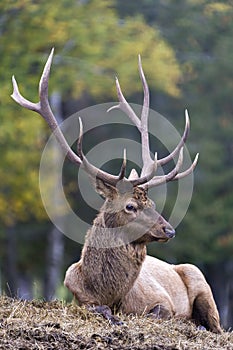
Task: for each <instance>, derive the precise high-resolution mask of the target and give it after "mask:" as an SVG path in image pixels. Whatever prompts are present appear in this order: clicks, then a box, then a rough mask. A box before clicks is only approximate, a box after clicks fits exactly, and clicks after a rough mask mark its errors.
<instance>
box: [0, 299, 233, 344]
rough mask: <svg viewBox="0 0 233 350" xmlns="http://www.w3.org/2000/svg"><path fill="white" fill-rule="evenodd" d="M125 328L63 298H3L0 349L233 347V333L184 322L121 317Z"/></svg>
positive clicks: (0, 301)
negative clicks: (49, 300) (221, 332)
mask: <svg viewBox="0 0 233 350" xmlns="http://www.w3.org/2000/svg"><path fill="white" fill-rule="evenodd" d="M119 317H120V319H121V320H122V321H123V322H124V324H123V325H121V326H113V325H110V324H109V322H108V321H107V320H105V319H103V318H102V317H101V316H100V315H97V314H93V313H92V312H90V311H88V310H86V309H85V308H80V307H78V306H76V305H74V304H66V303H64V302H61V301H53V302H44V301H41V300H34V301H30V302H29V301H20V300H14V299H11V298H8V297H4V296H2V297H0V349H7V350H36V349H41V350H45V349H46V350H52V349H56V350H64V349H75V350H77V349H99V350H100V349H123V350H126V349H127V350H131V349H132V350H136V349H137V350H191V349H195V350H210V349H211V350H217V349H218V350H220V349H221V350H222V349H228V350H232V349H233V332H231V331H228V332H226V331H224V332H223V334H221V335H216V334H213V333H211V332H208V331H205V330H199V329H197V327H196V326H195V325H194V324H193V323H191V322H187V321H182V320H175V319H172V320H169V321H162V320H154V319H151V318H148V317H146V316H141V317H136V316H124V315H119Z"/></svg>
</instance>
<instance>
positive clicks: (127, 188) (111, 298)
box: [12, 52, 221, 333]
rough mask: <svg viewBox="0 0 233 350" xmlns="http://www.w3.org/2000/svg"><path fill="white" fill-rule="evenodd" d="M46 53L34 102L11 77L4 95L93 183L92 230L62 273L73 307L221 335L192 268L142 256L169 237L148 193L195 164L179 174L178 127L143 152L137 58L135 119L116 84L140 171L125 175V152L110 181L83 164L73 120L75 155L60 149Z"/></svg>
mask: <svg viewBox="0 0 233 350" xmlns="http://www.w3.org/2000/svg"><path fill="white" fill-rule="evenodd" d="M52 57H53V52H52V53H51V55H50V57H49V59H48V61H47V63H46V65H45V68H44V72H43V74H42V77H41V81H40V89H39V95H40V102H39V103H36V104H35V103H32V102H30V101H28V100H26V99H25V98H24V97H23V96H22V95H21V94H20V92H19V90H18V86H17V83H16V81H15V79H14V78H13V86H14V92H13V95H12V97H13V98H14V99H15V100H16V102H18V103H19V104H20V105H22V106H23V107H25V108H28V109H31V110H34V111H36V112H37V113H39V114H40V115H41V116H42V117H43V118H44V119H45V120H46V121H47V123H48V125H49V126H50V128H51V129H52V131H53V132H54V134H55V136H56V137H57V139H58V142H59V143H60V145H61V147H62V149H63V151H64V152H65V153H66V155H67V157H68V158H69V159H70V160H71V161H72V162H74V163H76V164H78V165H82V166H83V169H84V170H85V171H86V172H87V173H88V174H89V175H90V176H91V177H92V178H93V179H94V182H95V187H96V191H97V192H98V193H99V194H100V195H101V196H102V197H104V199H105V202H104V204H103V206H102V208H101V209H100V212H99V214H98V215H97V217H96V219H95V220H94V223H93V226H92V227H91V228H90V230H89V231H88V232H87V234H86V239H85V244H84V247H83V250H82V256H81V259H80V260H79V261H78V262H77V263H75V264H73V265H71V266H70V267H69V268H68V270H67V272H66V276H65V281H64V283H65V285H66V286H67V288H68V289H69V290H70V291H71V292H72V293H73V295H74V296H75V297H76V299H77V300H78V302H79V304H80V305H88V306H91V307H93V310H96V311H98V312H100V313H102V314H103V315H104V316H105V317H106V318H108V319H109V320H111V321H112V322H116V323H118V322H119V320H118V319H117V318H116V317H115V316H114V315H113V314H112V311H113V310H121V311H122V312H124V313H126V314H131V313H133V314H138V315H141V314H151V315H153V316H154V317H156V318H165V319H167V318H170V317H184V318H187V319H193V320H194V321H195V322H196V323H197V324H199V325H202V326H204V327H206V328H207V329H208V330H211V331H213V332H216V333H220V332H221V328H220V324H219V315H218V311H217V308H216V305H215V302H214V298H213V295H212V292H211V289H210V287H209V285H208V284H207V282H206V280H205V278H204V276H203V274H202V273H201V271H200V270H199V269H198V268H197V267H196V266H194V265H190V264H181V265H170V264H168V263H166V262H163V261H161V260H158V259H156V258H154V257H151V256H148V255H147V250H146V246H147V244H149V243H150V242H153V241H157V242H167V241H168V240H170V239H171V238H173V237H174V236H175V230H174V229H173V228H172V226H171V225H170V224H169V223H168V222H167V221H166V220H165V219H164V218H163V217H162V216H161V215H160V214H159V213H158V212H157V211H156V209H155V204H154V202H153V201H152V200H151V199H150V198H149V197H148V189H149V188H151V187H153V186H157V185H159V184H162V183H165V182H168V181H173V180H177V179H180V178H182V177H184V176H186V175H188V174H189V173H191V172H192V171H193V169H194V167H195V166H196V163H197V158H198V156H196V158H195V160H194V162H193V164H192V165H191V166H190V168H188V169H187V170H185V171H183V172H180V168H181V165H182V158H183V144H184V143H185V141H186V138H187V136H188V132H189V118H188V113H187V111H186V126H185V130H184V133H183V136H182V138H181V141H180V142H179V144H178V145H177V147H176V148H175V149H174V151H173V152H171V154H169V155H168V156H167V157H165V158H161V159H157V155H155V157H154V158H152V157H151V155H150V149H149V138H148V113H149V91H148V86H147V83H146V79H145V76H144V73H143V70H142V67H141V61H140V58H139V72H140V77H141V80H142V83H143V89H144V104H143V108H142V115H141V118H138V117H137V116H136V114H135V113H134V111H133V110H132V108H131V107H130V105H129V104H128V103H127V101H126V100H125V98H124V96H123V94H122V92H121V88H120V85H119V82H118V80H116V86H117V93H118V98H119V101H120V102H119V104H118V105H117V106H114V107H113V108H120V109H121V110H123V111H124V112H125V113H126V114H127V115H128V116H129V118H130V119H131V120H132V121H133V122H134V124H135V125H136V127H137V128H138V130H139V132H140V134H141V143H142V160H143V167H142V171H141V174H140V176H138V174H137V173H136V171H135V170H134V169H133V170H132V171H131V173H130V176H129V177H128V178H126V177H125V169H126V154H125V152H124V159H123V163H122V167H121V170H120V173H119V175H118V176H115V175H111V174H108V173H106V172H104V171H102V170H100V169H97V168H96V167H95V166H93V165H92V164H90V163H89V162H88V160H87V159H86V157H85V156H84V154H83V152H82V138H83V128H82V122H81V119H80V136H79V139H78V152H77V154H75V153H74V152H73V151H72V149H71V148H70V147H69V145H68V144H67V142H66V140H65V138H64V136H63V134H62V132H61V130H60V129H59V127H58V124H57V122H56V118H55V117H54V115H53V113H52V111H51V109H50V106H49V102H48V79H49V72H50V67H51V62H52ZM176 154H179V157H178V161H177V164H176V165H175V167H174V169H172V170H171V171H170V172H169V173H168V174H166V175H163V176H156V175H155V172H156V169H157V166H162V165H164V164H165V163H167V162H169V161H170V160H172V159H173V158H174V156H175V155H176Z"/></svg>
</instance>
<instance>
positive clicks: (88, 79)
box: [0, 0, 233, 327]
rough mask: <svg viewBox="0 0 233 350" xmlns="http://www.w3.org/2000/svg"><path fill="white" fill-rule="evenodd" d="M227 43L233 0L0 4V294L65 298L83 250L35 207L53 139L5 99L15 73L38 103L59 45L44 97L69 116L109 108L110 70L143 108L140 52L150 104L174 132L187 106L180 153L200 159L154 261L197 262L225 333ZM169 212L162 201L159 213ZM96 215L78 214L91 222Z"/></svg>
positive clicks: (230, 268)
mask: <svg viewBox="0 0 233 350" xmlns="http://www.w3.org/2000/svg"><path fill="white" fill-rule="evenodd" d="M232 38H233V4H232V1H231V0H225V1H213V0H212V1H211V0H209V1H208V0H178V1H173V0H134V1H128V2H127V1H123V0H108V1H107V0H89V1H88V0H60V1H55V0H50V1H47V0H41V1H33V0H14V1H12V0H4V1H1V3H0V50H1V65H0V77H1V79H0V81H1V88H0V147H1V158H0V164H1V167H0V219H1V220H0V222H1V223H0V293H6V294H8V295H10V296H16V297H20V298H28V299H30V298H46V299H48V300H49V299H52V298H54V297H58V298H69V297H70V296H69V294H68V292H67V291H66V290H65V289H64V287H63V286H62V281H63V278H64V272H65V270H66V268H67V267H68V266H69V265H70V264H71V263H72V262H74V261H75V260H78V259H79V254H80V250H81V246H79V245H78V244H77V243H75V242H73V241H72V240H69V239H68V238H66V237H65V236H64V235H62V234H61V233H59V232H58V230H57V229H56V228H55V227H53V225H52V223H51V222H50V220H49V219H48V216H47V214H46V211H45V210H44V208H43V204H42V201H41V197H40V191H39V185H38V170H39V164H40V157H41V153H42V151H43V147H44V145H45V143H46V140H47V138H48V137H49V135H50V132H49V130H48V129H47V127H46V125H45V122H44V121H43V120H42V118H39V117H37V116H35V115H34V114H33V112H30V111H26V110H24V109H23V108H21V107H19V106H18V105H17V104H16V103H15V102H14V101H13V100H12V99H11V98H10V94H11V92H12V86H11V76H12V74H14V75H15V76H16V77H17V81H18V82H19V84H20V87H21V91H22V93H23V94H24V95H25V96H27V98H29V99H31V100H33V101H37V99H38V92H37V86H38V80H39V76H40V74H41V71H42V67H43V65H44V63H45V61H46V59H47V56H48V54H49V52H50V50H51V48H52V47H55V48H56V51H55V58H54V62H53V68H52V76H51V79H50V96H56V98H55V102H54V108H56V110H57V114H58V116H59V118H61V119H65V118H66V117H68V116H69V115H71V114H72V113H74V112H76V111H78V110H80V109H82V108H84V107H88V106H91V105H93V104H97V103H103V102H110V101H115V100H116V92H115V83H114V77H115V75H116V74H117V76H118V77H119V79H120V82H121V86H122V88H123V90H124V92H125V95H126V96H127V98H128V100H129V101H130V102H135V103H141V99H142V92H141V90H142V88H141V83H140V79H139V76H138V70H137V55H138V53H141V56H142V58H143V67H144V71H145V74H146V76H147V79H148V84H149V86H150V92H151V108H153V109H155V110H156V111H158V112H159V113H160V114H162V115H164V116H166V117H167V118H168V119H170V121H171V122H172V123H173V124H174V125H175V126H176V127H177V129H178V130H182V128H183V120H184V118H183V111H184V108H186V107H187V108H188V109H189V112H190V116H191V123H192V126H191V135H190V141H189V142H188V144H187V145H188V149H189V150H190V153H191V156H192V157H193V155H194V154H195V153H196V152H200V161H199V163H198V166H197V168H196V170H195V174H194V176H195V177H194V178H195V187H194V194H193V197H192V202H191V205H190V207H189V209H188V213H187V215H186V216H185V218H184V219H183V222H182V223H181V224H180V225H179V227H178V228H177V233H178V234H177V237H176V238H175V239H174V240H173V241H171V242H169V243H168V244H166V245H162V244H161V245H160V244H152V245H151V247H150V248H149V251H150V254H154V255H156V256H157V257H159V258H162V259H164V260H166V261H170V262H172V263H179V262H192V263H195V264H197V265H198V266H199V267H200V268H201V269H202V271H203V272H204V273H205V275H206V277H207V280H208V281H209V283H210V284H211V286H212V288H213V291H214V295H215V298H216V301H217V304H218V307H219V310H220V315H221V318H222V324H223V325H224V326H225V327H233V219H232V217H233V216H232V208H233V186H232V183H233V166H232V165H233V123H232V122H233V103H232V96H233V63H232V62H233V40H232ZM92 141H93V140H92ZM94 141H95V140H94ZM94 141H93V142H94ZM86 142H87V143H88V140H86ZM90 142H91V140H90ZM112 171H113V172H116V171H118V169H117V170H115V169H113V170H112ZM76 173H77V169H75V167H74V166H73V165H70V164H69V163H68V162H67V164H65V170H64V177H65V180H64V184H65V186H66V187H67V192H69V194H70V196H71V198H73V205H74V207H75V210H76V211H77V213H81V212H83V211H86V209H85V206H84V205H83V203H82V202H81V201H79V200H77V199H78V193H77V192H78V188H77V186H78V184H77V175H76ZM169 186H170V185H169ZM174 186H176V185H175V184H171V190H170V192H171V193H170V196H171V202H172V196H174V195H175V193H176V190H175V188H176V187H174ZM173 188H174V190H173ZM154 199H155V201H156V198H154ZM55 205H56V203H55ZM166 211H167V212H169V203H168V205H167V206H166V208H165V211H164V213H163V215H164V216H165V217H167V212H166ZM94 214H95V213H93V212H88V213H86V216H87V220H92V219H93V217H94ZM82 215H84V214H82Z"/></svg>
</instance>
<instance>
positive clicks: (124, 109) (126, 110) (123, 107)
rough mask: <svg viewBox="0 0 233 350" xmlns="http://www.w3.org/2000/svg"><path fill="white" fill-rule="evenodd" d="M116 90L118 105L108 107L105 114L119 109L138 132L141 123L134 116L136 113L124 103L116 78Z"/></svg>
mask: <svg viewBox="0 0 233 350" xmlns="http://www.w3.org/2000/svg"><path fill="white" fill-rule="evenodd" d="M116 89H117V96H118V99H119V102H120V103H119V104H117V105H115V106H112V107H110V108H109V109H108V110H107V112H110V111H112V110H113V109H117V108H119V109H121V110H122V112H124V113H125V114H126V115H128V117H129V118H130V119H131V120H132V122H133V123H134V124H135V125H136V127H137V128H138V129H139V130H140V128H141V123H140V120H139V118H138V116H137V115H136V113H135V112H134V110H133V109H132V108H131V107H130V105H129V103H128V102H127V101H126V99H125V97H124V95H123V93H122V91H121V86H120V83H119V80H118V79H117V77H116Z"/></svg>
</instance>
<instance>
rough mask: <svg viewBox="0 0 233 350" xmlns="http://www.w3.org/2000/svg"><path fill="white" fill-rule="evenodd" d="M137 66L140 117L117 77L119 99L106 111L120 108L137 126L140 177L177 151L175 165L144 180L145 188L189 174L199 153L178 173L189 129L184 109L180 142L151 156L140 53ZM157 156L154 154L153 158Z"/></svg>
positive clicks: (172, 156) (146, 95) (147, 98)
mask: <svg viewBox="0 0 233 350" xmlns="http://www.w3.org/2000/svg"><path fill="white" fill-rule="evenodd" d="M138 66H139V73H140V78H141V81H142V85H143V91H144V101H143V107H142V112H141V118H140V119H139V117H138V116H137V115H136V113H135V112H134V110H133V109H132V107H131V106H130V105H129V103H128V102H127V100H126V99H125V97H124V95H123V93H122V91H121V87H120V83H119V81H118V79H117V78H116V89H117V95H118V99H119V104H117V105H115V106H113V107H111V108H109V109H108V112H110V111H111V110H113V109H116V108H119V109H121V110H122V111H123V112H124V113H125V114H127V115H128V117H129V118H130V119H131V121H132V122H133V123H134V124H135V126H136V127H137V128H138V130H139V132H140V134H141V144H142V161H143V166H142V171H141V176H140V178H141V177H146V176H147V174H151V172H152V169H153V168H154V163H156V166H157V165H160V166H162V165H164V164H166V163H168V162H169V161H170V160H172V159H173V158H174V156H175V155H176V154H177V153H178V152H179V158H178V161H177V164H176V166H175V167H174V169H173V170H172V171H170V172H169V173H168V174H166V175H163V176H153V178H152V179H150V180H149V179H148V180H147V181H146V182H144V184H143V187H145V188H150V187H153V186H157V185H160V184H162V183H165V182H168V181H173V180H178V179H181V178H183V177H185V176H187V175H188V174H190V173H191V172H192V171H193V170H194V168H195V166H196V164H197V161H198V156H199V154H198V153H197V154H196V156H195V159H194V161H193V163H192V165H191V166H190V167H189V168H188V169H187V170H185V171H183V172H181V173H179V169H180V168H181V166H182V162H183V145H184V143H185V141H186V140H187V137H188V134H189V130H190V120H189V115H188V111H187V110H185V129H184V133H183V135H182V137H181V140H180V142H179V143H178V145H177V146H176V147H175V149H174V150H173V151H172V152H171V153H170V154H169V155H168V156H166V157H164V158H161V159H158V160H153V159H152V158H151V152H150V147H149V136H148V116H149V89H148V85H147V82H146V78H145V75H144V72H143V69H142V63H141V57H140V55H139V56H138ZM156 158H157V157H156V156H155V159H156ZM134 176H135V175H130V177H129V178H131V177H132V178H133V177H134Z"/></svg>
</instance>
